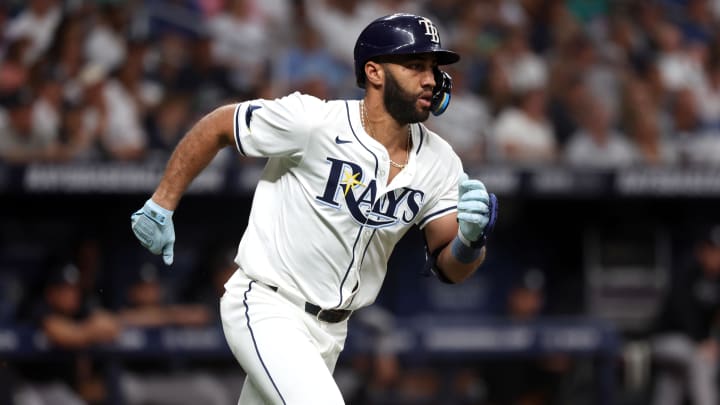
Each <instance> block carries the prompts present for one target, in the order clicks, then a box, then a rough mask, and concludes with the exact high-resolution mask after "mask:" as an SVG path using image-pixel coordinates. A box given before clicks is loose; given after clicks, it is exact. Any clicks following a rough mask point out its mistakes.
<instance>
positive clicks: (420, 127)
mask: <svg viewBox="0 0 720 405" xmlns="http://www.w3.org/2000/svg"><path fill="white" fill-rule="evenodd" d="M417 126H418V129H420V142H418V147H417V149H416V150H415V154H416V155H417V154H419V153H420V148H422V144H423V140H425V131H423V128H422V125H420V124H417Z"/></svg>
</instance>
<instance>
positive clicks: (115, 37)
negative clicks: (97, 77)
mask: <svg viewBox="0 0 720 405" xmlns="http://www.w3.org/2000/svg"><path fill="white" fill-rule="evenodd" d="M128 10H129V9H128V8H127V7H124V6H122V5H121V4H113V3H100V4H98V5H97V12H96V13H95V14H94V17H95V18H94V20H93V23H92V24H90V30H89V32H88V35H87V37H86V38H85V40H84V54H85V60H86V61H87V62H88V63H92V64H96V65H99V66H102V67H103V68H105V70H107V71H108V72H111V71H113V70H115V69H117V68H118V67H119V66H120V64H122V63H123V62H124V61H125V57H126V56H127V41H126V37H127V35H128V32H127V25H128V15H127V13H128Z"/></svg>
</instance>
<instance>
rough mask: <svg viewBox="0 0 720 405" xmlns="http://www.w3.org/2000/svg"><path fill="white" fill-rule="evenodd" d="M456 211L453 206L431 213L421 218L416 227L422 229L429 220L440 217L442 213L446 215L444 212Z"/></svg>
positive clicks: (455, 207)
mask: <svg viewBox="0 0 720 405" xmlns="http://www.w3.org/2000/svg"><path fill="white" fill-rule="evenodd" d="M456 209H457V205H453V206H452V207H447V208H445V209H442V210H440V211H435V212H433V213H431V214H428V215H426V216H425V218H423V220H422V221H420V222H419V223H418V226H420V227H422V226H424V225H425V224H426V223H427V222H428V221H430V220H431V219H433V218H435V217H437V216H438V215H441V214H444V213H446V212H448V211H452V210H456Z"/></svg>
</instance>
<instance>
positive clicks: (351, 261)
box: [334, 225, 365, 308]
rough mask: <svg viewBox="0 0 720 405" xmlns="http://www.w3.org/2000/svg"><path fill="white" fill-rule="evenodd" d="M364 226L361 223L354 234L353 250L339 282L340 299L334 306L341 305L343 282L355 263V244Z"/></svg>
mask: <svg viewBox="0 0 720 405" xmlns="http://www.w3.org/2000/svg"><path fill="white" fill-rule="evenodd" d="M364 228H365V227H364V226H362V225H361V226H360V228H359V229H358V233H357V235H355V242H353V247H352V252H353V253H352V257H351V258H350V263H349V264H348V266H347V269H345V275H344V276H343V279H342V282H340V289H339V290H340V301H339V302H338V304H337V305H335V307H334V308H339V307H340V305H342V302H343V286H344V285H345V282H346V281H347V278H348V275H350V269H352V266H353V263H355V246H357V244H358V241H360V235H361V234H362V231H363V229H364Z"/></svg>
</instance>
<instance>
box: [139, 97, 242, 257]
mask: <svg viewBox="0 0 720 405" xmlns="http://www.w3.org/2000/svg"><path fill="white" fill-rule="evenodd" d="M234 113H235V106H233V105H226V106H223V107H219V108H217V109H216V110H214V111H213V112H211V113H209V114H207V115H206V116H204V117H203V118H202V119H200V120H199V121H198V122H197V123H196V124H195V125H194V126H193V127H192V128H191V129H190V131H188V133H187V134H186V135H185V136H184V137H183V139H182V140H181V141H180V143H179V144H178V146H177V147H176V148H175V150H174V151H173V153H172V155H171V156H170V160H169V161H168V163H167V166H166V167H165V172H164V173H163V176H162V178H161V180H160V183H159V184H158V186H157V188H156V189H155V192H154V193H153V195H152V197H151V198H150V199H148V200H147V201H146V202H145V205H144V206H143V207H142V208H141V209H139V210H138V211H136V212H135V213H133V214H132V216H131V217H130V220H131V226H132V230H133V232H134V233H135V236H136V237H137V238H138V240H139V241H140V243H141V244H142V245H143V246H144V247H146V248H147V249H148V250H150V252H152V253H154V254H162V256H163V261H164V262H165V264H167V265H170V264H172V262H173V248H174V246H175V229H174V226H173V222H172V215H173V212H174V210H175V208H177V205H178V203H179V202H180V197H182V195H183V193H184V192H185V190H186V189H187V188H188V186H189V185H190V183H191V182H192V180H193V179H194V178H195V177H197V175H198V174H199V173H200V172H201V171H202V170H203V169H204V168H205V167H207V165H208V164H210V162H211V161H212V159H213V158H214V157H215V155H217V153H218V151H220V149H222V148H224V147H226V146H228V145H231V144H232V143H233V142H234V135H233V123H234Z"/></svg>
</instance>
